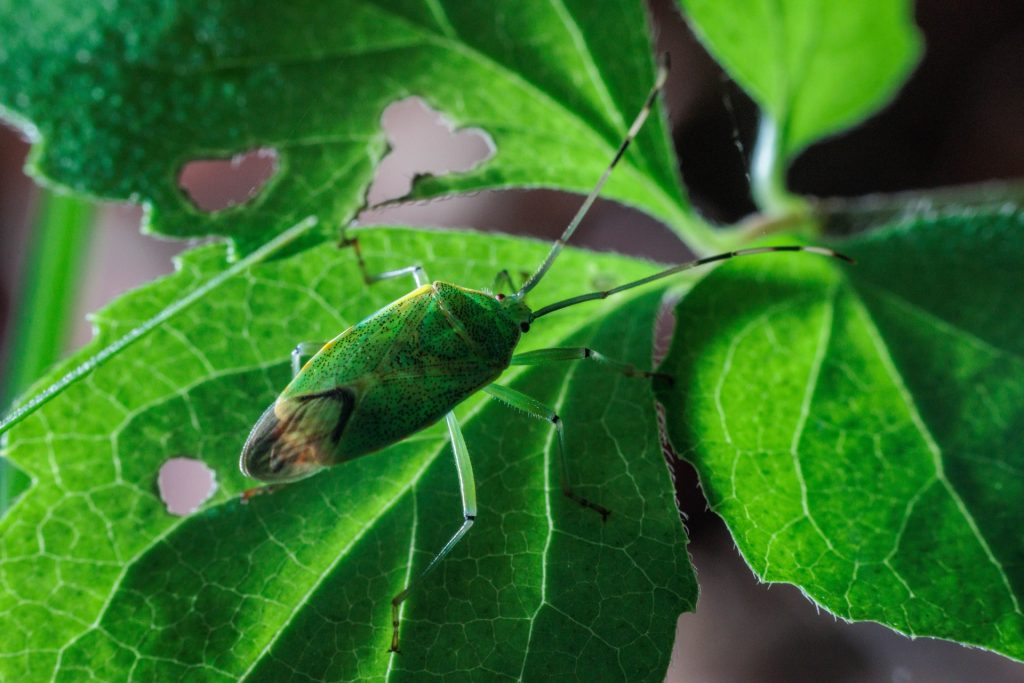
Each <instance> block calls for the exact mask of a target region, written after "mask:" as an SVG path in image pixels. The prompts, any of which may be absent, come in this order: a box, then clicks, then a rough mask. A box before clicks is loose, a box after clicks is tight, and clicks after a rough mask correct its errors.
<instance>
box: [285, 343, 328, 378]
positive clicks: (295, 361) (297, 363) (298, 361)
mask: <svg viewBox="0 0 1024 683" xmlns="http://www.w3.org/2000/svg"><path fill="white" fill-rule="evenodd" d="M326 343H327V342H299V344H298V346H296V347H295V348H294V349H292V377H294V376H295V375H297V374H299V370H301V369H302V359H303V358H308V357H310V356H312V355H314V354H315V353H316V352H317V351H319V350H320V349H322V348H323V347H324V344H326Z"/></svg>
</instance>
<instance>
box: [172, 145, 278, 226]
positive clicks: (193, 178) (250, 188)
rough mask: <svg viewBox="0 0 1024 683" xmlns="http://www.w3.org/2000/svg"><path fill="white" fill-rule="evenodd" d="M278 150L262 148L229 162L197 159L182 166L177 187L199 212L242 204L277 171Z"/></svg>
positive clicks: (238, 156)
mask: <svg viewBox="0 0 1024 683" xmlns="http://www.w3.org/2000/svg"><path fill="white" fill-rule="evenodd" d="M277 165H278V164H277V150H274V149H270V148H266V147H261V148H259V149H254V150H250V151H248V152H245V153H243V154H236V155H235V156H233V157H231V158H230V159H196V160H193V161H190V162H188V163H187V164H185V165H184V166H183V167H182V169H181V173H180V174H179V175H178V186H179V187H180V188H181V189H182V190H183V191H184V192H185V194H186V195H187V196H188V198H189V199H191V200H192V203H193V204H195V205H196V207H197V208H198V209H200V210H202V211H211V212H212V211H221V210H223V209H229V208H231V207H232V206H238V205H239V204H245V203H246V202H248V201H250V200H251V199H252V198H253V197H255V196H256V195H258V194H259V193H260V190H262V189H263V188H264V186H265V185H266V184H267V182H269V181H270V179H271V178H272V177H274V174H275V173H276V172H277Z"/></svg>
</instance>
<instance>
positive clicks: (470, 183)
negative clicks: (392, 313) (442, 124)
mask: <svg viewBox="0 0 1024 683" xmlns="http://www.w3.org/2000/svg"><path fill="white" fill-rule="evenodd" d="M0 35H3V36H4V44H3V46H0V112H3V113H4V115H5V116H6V117H7V118H10V119H13V120H15V121H18V122H20V123H21V125H22V127H23V128H25V129H27V130H30V131H32V133H33V134H34V136H35V137H36V138H37V140H38V142H37V144H36V146H35V147H34V151H33V154H32V158H31V162H30V168H31V169H32V171H33V172H34V173H35V174H36V175H37V176H38V177H40V178H42V179H46V180H48V181H51V182H56V183H60V184H62V185H66V186H68V187H71V188H74V189H76V190H79V191H81V192H85V193H88V194H92V195H97V196H101V197H106V198H113V199H130V200H132V201H139V202H143V203H145V204H146V205H147V206H148V208H149V211H148V212H147V218H146V226H145V227H146V228H147V229H148V230H150V231H153V232H156V233H160V234H163V235H172V236H202V235H209V234H218V235H227V236H230V237H231V238H232V239H234V240H235V241H236V242H237V243H239V244H241V245H242V247H243V248H244V249H246V250H248V249H251V247H252V246H254V245H256V244H259V243H262V242H265V241H266V240H267V239H268V238H269V237H270V236H271V235H272V234H274V233H275V231H279V230H281V229H282V227H281V226H286V225H291V224H293V223H295V222H296V221H297V220H299V219H300V218H304V217H305V216H307V215H310V214H313V215H316V216H318V217H319V218H320V219H321V222H322V224H323V225H324V226H325V229H329V230H332V231H336V229H337V226H338V225H341V224H344V223H347V222H348V221H349V220H350V219H351V218H352V217H353V216H354V215H355V213H356V212H357V210H358V209H359V208H360V206H361V205H362V204H363V202H364V196H365V192H366V189H367V187H368V185H369V183H370V181H371V179H372V175H373V172H374V169H375V168H376V166H377V164H378V162H379V161H380V160H381V157H382V156H383V155H384V154H385V152H386V150H387V140H386V138H385V135H384V132H383V131H382V129H381V125H380V117H381V113H382V112H383V110H384V108H385V107H386V106H387V105H388V104H390V103H392V102H395V101H397V100H400V99H403V98H406V97H410V96H414V95H415V96H419V97H422V98H424V99H425V100H426V101H427V102H428V103H429V104H430V105H431V106H432V107H434V108H435V109H437V110H439V111H440V112H441V113H442V114H443V115H444V116H445V117H446V118H447V119H448V120H449V121H451V122H452V123H453V124H454V126H456V127H458V128H465V127H478V128H480V129H483V130H484V131H486V133H487V134H488V135H490V136H491V138H492V140H493V142H494V144H495V146H496V152H495V156H494V158H493V159H491V160H490V161H488V162H486V163H484V164H483V165H481V166H480V167H478V168H477V169H475V170H473V171H471V172H468V173H464V174H459V175H451V176H444V177H438V178H432V179H424V180H423V181H422V182H420V183H419V184H418V185H417V186H416V187H415V188H414V192H413V194H414V196H417V197H424V196H433V195H439V194H444V193H450V192H455V191H472V190H480V189H483V188H504V187H523V186H528V187H553V188H559V189H565V190H571V191H577V192H586V191H589V190H590V189H591V188H592V187H593V185H594V183H595V182H596V180H597V178H598V176H599V175H600V173H601V171H602V170H603V169H604V168H605V166H607V164H608V162H609V160H610V159H611V157H612V154H613V153H614V150H615V149H616V147H617V146H618V144H619V142H620V141H621V139H622V137H623V135H624V133H625V130H626V127H627V126H628V125H629V122H630V121H631V120H632V118H633V116H634V115H635V114H636V112H637V111H638V109H639V108H640V105H641V104H642V103H643V101H644V97H645V95H646V93H647V90H648V88H649V87H650V84H651V83H652V82H653V80H654V69H653V62H654V58H653V55H652V51H651V45H650V38H649V35H648V27H647V22H646V17H645V11H644V8H643V6H642V5H641V4H640V3H602V4H600V5H594V4H593V3H588V2H584V1H583V0H570V1H569V2H566V3H555V4H538V3H520V2H511V1H505V2H500V3H492V2H488V3H482V2H476V3H467V2H433V3H422V4H421V3H409V2H402V1H401V0H387V1H385V2H366V1H365V0H334V1H332V2H320V1H312V0H304V1H302V2H291V3H251V2H242V1H241V0H230V1H228V2H219V3H212V4H211V3H193V2H185V1H184V0H178V1H175V2H165V1H163V0H146V1H144V2H133V3H120V4H118V5H116V6H115V7H113V8H110V7H108V6H107V3H104V2H99V0H89V1H87V2H70V1H69V0H61V1H57V2H55V1H54V0H34V1H31V2H25V1H23V0H3V1H2V2H0ZM256 148H273V149H275V150H276V151H277V154H278V157H279V160H278V171H277V173H276V175H275V176H274V177H273V178H272V179H271V180H270V181H269V183H268V184H267V185H266V187H264V188H263V190H262V192H261V193H260V194H259V195H258V196H257V197H255V198H254V199H252V200H250V201H249V202H248V203H246V204H244V205H241V206H236V207H233V208H230V209H225V210H223V211H218V212H215V213H205V212H202V211H200V210H198V209H197V208H196V207H195V206H194V205H193V204H192V202H191V201H190V200H189V199H188V198H187V197H186V196H185V194H184V193H183V192H182V191H181V190H180V189H179V187H178V183H177V177H178V174H179V172H180V170H181V169H182V167H183V166H184V165H185V164H186V162H188V161H190V160H195V159H208V158H231V157H232V156H233V155H236V154H239V153H242V152H245V151H248V150H252V149H256ZM606 196H607V197H609V198H613V199H618V200H620V201H622V202H624V203H626V204H629V205H631V206H635V207H637V208H640V209H642V210H643V211H646V212H648V213H649V214H651V215H652V216H655V217H656V218H659V219H661V220H662V221H664V222H665V223H666V224H668V225H669V226H671V227H673V228H674V229H676V230H677V231H679V232H680V233H681V234H683V235H684V236H686V237H688V238H689V239H690V241H691V242H692V243H693V246H695V247H697V248H700V247H703V246H707V245H708V244H710V243H712V242H713V241H714V237H713V235H712V233H711V232H710V231H709V229H708V228H707V226H705V225H704V224H703V223H701V222H700V221H699V219H697V218H696V217H695V216H694V215H693V214H692V212H691V210H690V208H689V205H688V203H687V200H686V198H685V197H684V196H683V193H682V189H681V184H680V179H679V175H678V172H677V170H676V160H675V156H674V154H673V152H672V148H671V145H670V141H669V139H668V135H667V133H666V126H665V122H664V120H663V117H662V116H653V117H651V121H650V122H649V123H648V124H647V125H646V126H645V128H644V130H643V131H642V132H641V134H640V137H639V139H638V140H637V144H636V145H635V147H634V148H633V149H632V150H631V151H630V152H629V154H628V155H627V157H626V161H625V163H623V164H622V166H621V170H619V171H617V172H616V174H615V175H614V177H613V178H612V179H611V181H610V182H609V184H608V189H607V192H606Z"/></svg>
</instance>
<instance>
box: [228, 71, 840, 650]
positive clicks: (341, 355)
mask: <svg viewBox="0 0 1024 683" xmlns="http://www.w3.org/2000/svg"><path fill="white" fill-rule="evenodd" d="M667 70H668V65H667V62H666V63H663V64H662V65H661V67H660V68H659V71H658V76H657V79H656V81H655V84H654V86H653V87H652V88H651V91H650V93H649V95H648V97H647V99H646V101H645V103H644V105H643V107H642V108H641V110H640V112H639V113H638V114H637V116H636V119H635V120H634V121H633V123H632V125H631V126H630V128H629V131H628V133H627V134H626V136H625V138H624V139H623V141H622V143H621V144H620V145H619V148H618V150H617V152H616V154H615V156H614V158H613V159H612V161H611V163H610V164H609V165H608V167H607V168H606V169H605V171H604V173H603V174H602V176H601V178H600V179H599V180H598V182H597V184H596V186H595V187H594V189H593V190H592V191H591V192H590V194H589V195H588V196H587V198H586V199H585V200H584V202H583V204H582V206H581V207H580V209H579V210H578V211H577V213H576V215H575V216H574V218H573V219H572V221H571V222H570V223H569V225H568V227H566V229H565V231H564V232H563V234H562V236H561V237H560V238H559V239H558V240H556V241H555V243H554V244H553V245H552V247H551V250H550V251H549V253H548V255H547V257H546V258H545V259H544V261H543V263H541V264H540V266H539V267H538V268H537V269H536V271H535V272H534V273H533V275H531V276H530V277H529V278H528V279H527V280H526V281H525V283H524V284H523V285H522V287H520V288H519V289H518V290H516V289H515V287H511V279H510V277H509V276H508V273H507V272H503V273H501V274H499V276H498V277H499V279H502V278H503V279H504V281H505V282H506V283H507V284H508V285H509V286H510V287H511V290H510V291H512V292H513V293H510V294H508V295H506V294H502V293H492V292H488V291H483V290H476V289H468V288H465V287H460V286H458V285H455V284H451V283H447V282H433V283H431V282H430V281H429V280H428V278H427V275H426V273H425V272H424V270H423V268H421V267H420V266H418V265H412V266H408V267H406V268H401V269H397V270H393V271H388V272H384V273H380V274H377V275H371V274H370V273H369V272H368V271H367V269H366V265H365V263H364V261H363V258H362V255H361V252H360V250H359V243H358V241H357V240H354V239H353V240H347V241H346V242H344V244H346V245H351V246H352V247H353V249H354V252H355V255H356V259H357V262H358V265H359V268H360V270H361V272H362V274H363V278H364V280H365V282H366V283H367V285H371V284H373V283H374V282H378V281H381V280H385V279H390V278H395V277H403V276H411V277H412V278H413V279H414V281H415V283H416V289H414V290H413V291H412V292H410V293H409V294H407V295H405V296H403V297H401V298H400V299H398V300H396V301H394V302H392V303H390V304H388V305H387V306H385V307H383V308H381V309H380V310H378V311H377V312H375V313H373V314H371V315H370V316H369V317H367V318H365V319H364V320H363V321H361V322H359V323H357V324H356V325H353V326H352V327H350V328H348V329H347V330H345V331H344V332H342V333H341V334H340V335H338V336H337V337H335V338H334V339H333V340H331V341H329V342H327V343H315V344H311V343H304V344H300V345H299V346H298V347H296V349H295V351H293V354H292V361H293V371H294V378H293V379H292V381H291V383H289V384H288V386H287V387H286V388H285V389H284V391H283V392H282V393H281V394H280V396H279V397H278V398H277V399H276V400H275V402H274V403H273V404H272V405H271V406H270V407H269V408H267V410H266V411H265V412H264V413H263V415H262V417H260V419H259V420H258V421H257V423H256V425H255V426H254V427H253V429H252V431H251V433H250V435H249V437H248V439H247V440H246V442H245V445H244V446H243V449H242V454H241V459H240V467H241V469H242V472H243V473H244V474H246V475H248V476H250V477H253V478H255V479H258V480H260V481H263V482H266V483H268V484H271V485H272V486H273V485H280V484H284V483H288V482H292V481H296V480H298V479H302V478H305V477H307V476H310V475H312V474H314V473H315V472H318V471H319V470H321V469H323V468H325V467H329V466H331V465H336V464H339V463H342V462H346V461H348V460H352V459H353V458H356V457H359V456H362V455H367V454H370V453H374V452H376V451H379V450H381V449H383V448H384V447H386V446H388V445H391V444H393V443H395V442H397V441H400V440H402V439H404V438H406V437H408V436H410V435H412V434H415V433H416V432H418V431H420V430H422V429H424V428H425V427H427V426H429V425H431V424H433V423H435V422H437V421H438V420H440V419H441V418H442V417H443V418H445V419H446V421H447V425H448V431H449V434H450V438H451V442H452V447H453V450H454V454H455V464H456V469H457V472H458V479H459V484H460V493H461V498H462V507H463V520H462V524H461V526H459V528H458V529H457V530H456V531H455V533H454V534H453V535H452V536H451V538H450V539H449V540H448V542H447V543H446V544H445V545H444V547H443V548H441V549H440V551H439V552H438V553H437V554H436V555H435V556H434V557H433V559H432V560H431V561H430V563H429V564H428V565H427V567H426V568H425V569H424V570H423V572H421V573H420V575H419V576H418V577H417V578H416V579H415V580H414V581H412V582H411V583H410V584H409V585H407V586H406V587H405V588H404V590H402V591H401V592H400V593H399V594H398V595H396V596H395V597H394V598H393V599H392V601H391V607H392V629H393V630H392V639H391V648H390V649H391V651H397V650H398V636H399V607H400V605H401V603H402V602H403V601H404V600H405V598H406V597H407V596H408V595H409V592H410V591H411V590H412V589H413V588H414V587H415V586H416V585H417V583H418V582H420V581H422V579H423V577H424V576H425V575H427V574H428V573H429V572H431V570H433V569H434V568H435V567H436V566H437V565H438V564H439V563H440V562H441V561H442V560H443V559H444V558H445V556H446V555H447V554H448V553H449V552H450V551H451V550H452V548H453V547H454V546H455V545H456V544H457V543H458V542H459V541H460V540H461V539H462V537H463V536H464V535H465V534H466V533H467V532H468V531H469V529H470V527H471V526H472V525H473V523H474V521H475V519H476V514H477V505H476V487H475V483H474V476H473V468H472V463H471V461H470V457H469V450H468V448H467V446H466V443H465V440H464V438H463V436H462V432H461V429H460V427H459V424H458V421H457V420H456V417H455V414H454V412H453V409H454V408H455V407H456V406H457V405H458V404H459V403H461V402H462V401H464V400H465V399H467V398H469V397H470V396H471V395H473V394H475V393H476V392H477V391H481V390H482V391H484V392H486V393H487V394H489V395H491V396H492V397H494V398H497V399H498V400H500V401H502V402H504V403H507V404H509V405H510V406H512V407H515V408H518V409H520V410H523V411H524V412H526V413H528V414H529V415H532V416H534V417H537V418H540V419H543V420H547V421H549V422H550V423H551V425H552V426H553V427H554V428H555V430H556V433H557V436H558V447H559V456H560V463H561V476H560V478H561V487H562V491H563V492H564V493H565V495H566V496H568V497H569V498H571V499H572V500H574V501H576V502H577V503H579V504H580V505H582V506H584V507H586V508H589V509H592V510H594V511H595V512H597V513H599V514H600V515H601V516H602V517H603V518H607V516H608V515H609V511H608V510H607V509H606V508H604V507H603V506H601V505H600V504H599V503H596V502H592V501H590V500H588V499H586V498H584V497H582V496H580V495H578V494H577V493H576V491H575V490H574V488H573V486H572V478H571V476H570V472H569V468H568V462H567V458H566V453H565V448H564V443H565V442H564V435H563V426H562V422H561V420H560V418H559V416H558V415H557V414H556V413H555V412H554V411H553V410H551V409H550V408H549V407H547V406H545V405H544V404H542V403H540V402H539V401H537V400H536V399H534V398H532V397H530V396H527V395H525V394H523V393H520V392H518V391H515V390H513V389H511V388H508V387H506V386H502V385H500V384H495V381H496V380H497V379H498V378H499V377H500V376H501V375H502V373H503V372H504V371H505V370H506V369H508V368H509V367H510V366H512V365H539V364H547V363H557V362H561V361H569V360H582V359H590V360H595V361H599V362H601V363H603V364H605V365H607V366H608V367H609V368H611V369H613V370H616V371H618V372H622V373H624V374H626V375H629V376H637V377H651V376H652V375H653V373H651V372H646V371H642V370H638V369H637V368H635V367H634V366H632V365H630V364H627V363H623V362H619V361H616V360H613V359H610V358H607V357H605V356H603V355H602V354H600V353H599V352H597V351H595V350H593V349H590V348H584V347H576V348H553V349H542V350H537V351H532V352H528V353H521V354H516V353H515V349H516V346H517V345H518V343H519V341H520V338H521V336H522V335H523V334H525V333H527V332H528V331H529V329H530V325H531V324H532V323H533V322H534V321H536V320H537V319H538V318H541V317H543V316H545V315H548V314H549V313H553V312H555V311H558V310H561V309H563V308H567V307H570V306H574V305H576V304H581V303H584V302H586V301H593V300H598V299H604V298H606V297H608V296H611V295H613V294H616V293H619V292H622V291H625V290H628V289H632V288H634V287H638V286H641V285H644V284H647V283H650V282H653V281H655V280H659V279H661V278H665V277H668V276H670V275H674V274H676V273H679V272H682V271H684V270H687V269H690V268H694V267H697V266H700V265H704V264H708V263H712V262H715V261H722V260H726V259H729V258H732V257H735V256H746V255H752V254H759V253H767V252H775V251H804V252H813V253H818V254H822V255H826V256H831V257H837V258H845V257H843V256H841V255H839V254H837V253H835V252H833V251H831V250H829V249H824V248H821V247H804V246H780V247H760V248H753V249H745V250H740V251H735V252H729V253H724V254H718V255H715V256H711V257H707V258H703V259H699V260H696V261H691V262H688V263H684V264H680V265H677V266H673V267H671V268H668V269H665V270H662V271H660V272H657V273H655V274H653V275H650V276H647V277H645V278H641V279H639V280H635V281H633V282H629V283H626V284H623V285H620V286H618V287H614V288H612V289H608V290H604V291H598V292H591V293H587V294H581V295H579V296H575V297H571V298H569V299H564V300H562V301H557V302H554V303H552V304H549V305H547V306H544V307H542V308H539V309H537V310H533V309H531V308H530V307H529V306H527V304H526V302H525V297H526V295H527V294H528V293H529V292H530V291H531V290H533V289H534V288H535V287H536V286H537V285H538V284H539V283H540V281H541V280H542V278H543V277H544V275H545V274H546V273H547V271H548V270H549V269H550V268H551V266H552V264H553V263H554V261H555V259H556V258H557V256H558V254H559V252H560V250H561V249H562V247H563V246H564V245H565V244H566V243H567V242H568V240H569V239H570V238H571V236H572V234H573V232H574V231H575V230H576V228H577V227H578V225H579V224H580V222H581V221H582V219H583V217H584V216H585V215H586V213H587V211H588V210H589V209H590V207H591V205H592V204H593V202H594V201H595V199H596V198H597V196H598V194H599V193H600V191H601V189H602V187H603V186H604V184H605V183H606V181H607V180H608V178H609V176H610V174H611V172H612V170H613V169H614V168H615V165H616V164H617V163H618V161H619V160H620V159H621V158H622V156H623V154H624V153H625V151H626V149H627V148H628V147H629V145H630V142H631V141H632V140H633V138H634V137H635V136H636V134H637V133H638V132H639V130H640V128H641V126H642V125H643V123H644V121H645V120H646V118H647V116H648V115H649V113H650V111H651V109H652V107H653V104H654V102H655V101H656V98H657V96H658V93H659V92H660V91H661V89H662V87H663V86H664V83H665V80H666V77H667ZM314 351H315V353H313V355H312V357H311V358H310V359H309V361H308V362H306V363H305V364H304V365H302V364H301V363H300V361H301V358H302V357H303V356H304V355H306V354H308V353H310V352H314ZM269 489H270V487H268V488H265V489H256V490H253V491H252V492H248V493H247V496H249V495H252V494H253V493H258V492H259V491H265V490H269Z"/></svg>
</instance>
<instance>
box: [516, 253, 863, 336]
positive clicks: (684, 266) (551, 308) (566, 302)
mask: <svg viewBox="0 0 1024 683" xmlns="http://www.w3.org/2000/svg"><path fill="white" fill-rule="evenodd" d="M777 251H803V252H807V253H810V254H820V255H822V256H828V257H830V258H835V259H839V260H840V261H846V262H847V263H855V261H854V260H853V259H852V258H850V257H849V256H845V255H843V254H840V253H839V252H838V251H833V250H831V249H828V248H826V247H805V246H791V245H786V246H780V247H753V248H751V249H740V250H739V251H728V252H725V253H723V254H715V255H714V256H708V257H705V258H702V259H697V260H695V261H687V262H686V263H681V264H679V265H678V266H672V267H671V268H666V269H665V270H662V271H660V272H658V273H654V274H653V275H648V276H647V277H644V278H640V279H639V280H634V281H633V282H627V283H626V284H624V285H619V286H618V287H612V288H611V289H606V290H603V291H600V292H590V293H589V294H580V295H579V296H574V297H572V298H569V299H563V300H562V301H556V302H555V303H553V304H549V305H547V306H544V307H543V308H539V309H537V310H536V311H535V312H534V313H533V315H532V316H531V317H530V321H531V322H532V321H534V320H536V319H537V318H539V317H541V316H542V315H547V314H548V313H554V312H555V311H558V310H561V309H563V308H568V307H569V306H575V305H576V304H581V303H583V302H584V301H595V300H597V299H607V298H608V297H610V296H611V295H612V294H618V293H619V292H624V291H626V290H627V289H633V288H634V287H639V286H641V285H646V284H647V283H648V282H654V281H655V280H660V279H662V278H665V277H668V276H670V275H675V274H676V273H681V272H683V271H684V270H690V269H691V268H697V267H699V266H703V265H707V264H709V263H714V262H715V261H728V260H729V259H731V258H736V257H737V256H753V255H755V254H770V253H773V252H777Z"/></svg>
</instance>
